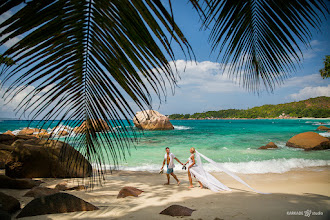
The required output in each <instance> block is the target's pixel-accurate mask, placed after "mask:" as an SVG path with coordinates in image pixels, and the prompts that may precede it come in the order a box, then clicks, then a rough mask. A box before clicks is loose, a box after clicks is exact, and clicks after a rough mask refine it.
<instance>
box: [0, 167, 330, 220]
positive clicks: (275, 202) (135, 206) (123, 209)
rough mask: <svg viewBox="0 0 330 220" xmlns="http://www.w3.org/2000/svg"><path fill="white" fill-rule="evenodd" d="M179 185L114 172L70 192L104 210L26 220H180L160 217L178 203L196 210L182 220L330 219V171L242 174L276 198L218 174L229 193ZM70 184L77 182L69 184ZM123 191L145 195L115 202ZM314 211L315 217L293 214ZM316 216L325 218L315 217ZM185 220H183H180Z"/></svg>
mask: <svg viewBox="0 0 330 220" xmlns="http://www.w3.org/2000/svg"><path fill="white" fill-rule="evenodd" d="M177 175H178V177H179V179H180V180H181V182H182V183H181V185H180V186H177V185H176V184H175V180H174V179H171V181H172V182H171V185H169V186H164V185H163V183H164V182H165V181H166V176H165V175H164V174H163V175H160V174H156V173H149V172H129V171H116V172H114V173H113V174H112V175H107V176H106V182H105V183H104V185H103V186H102V187H101V186H96V187H94V189H93V190H92V191H90V190H87V191H70V192H69V193H71V194H73V195H76V196H78V197H80V198H82V199H84V200H86V201H88V202H90V203H92V204H94V205H96V206H98V207H99V208H100V210H97V211H90V212H74V213H63V214H52V215H43V216H35V217H29V218H23V219H61V220H62V219H141V220H142V219H143V220H145V219H177V218H178V217H170V216H164V215H160V214H158V213H159V212H161V211H162V210H163V209H165V208H166V207H168V206H170V205H173V204H178V205H183V206H187V207H189V208H192V209H196V211H195V212H193V214H192V216H190V217H183V219H196V220H197V219H204V220H207V219H211V220H214V219H217V220H219V219H262V220H265V219H330V199H329V198H330V197H329V196H330V167H314V168H304V169H298V170H294V171H289V172H286V173H283V174H239V176H240V177H241V178H242V179H243V180H245V181H246V182H247V183H248V184H250V185H251V186H252V187H254V188H255V189H257V190H259V191H262V192H269V193H272V194H269V195H262V194H257V193H254V192H253V191H251V190H250V189H249V188H247V187H245V186H244V185H242V184H240V183H239V182H237V181H235V180H234V179H232V178H231V177H229V176H227V175H226V174H224V173H214V175H215V176H216V177H217V178H218V179H219V180H220V181H221V182H223V183H224V184H225V185H227V186H228V187H230V188H231V189H232V191H231V192H218V193H214V192H212V191H210V190H208V189H200V188H198V183H197V182H194V183H195V188H193V189H188V188H187V186H188V180H187V176H186V173H183V172H178V173H177ZM43 180H44V181H45V183H43V184H42V186H48V187H54V186H55V185H56V184H57V183H59V182H63V179H43ZM67 181H68V183H69V184H70V185H77V180H74V179H67ZM123 186H133V187H137V188H139V189H141V190H143V191H145V192H144V193H142V194H141V195H140V196H139V197H137V198H136V197H127V198H123V199H117V198H116V197H117V194H118V192H119V190H120V189H121V188H122V187H123ZM0 191H1V192H5V193H7V194H10V195H12V196H14V197H16V198H17V199H19V200H20V202H21V204H22V206H23V207H24V205H26V204H27V203H28V202H29V201H31V200H32V198H28V197H22V196H23V195H24V194H25V193H26V192H27V191H28V190H7V189H6V190H5V189H0ZM306 210H311V211H312V213H311V216H310V217H305V216H301V215H297V213H296V214H295V215H289V214H290V213H291V214H294V213H292V211H294V212H299V211H302V212H303V211H306ZM316 213H318V214H321V213H322V215H316ZM179 218H181V217H179Z"/></svg>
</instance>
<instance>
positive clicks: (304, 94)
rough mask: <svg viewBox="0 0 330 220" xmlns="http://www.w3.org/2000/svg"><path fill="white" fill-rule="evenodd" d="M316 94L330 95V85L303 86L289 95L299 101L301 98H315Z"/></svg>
mask: <svg viewBox="0 0 330 220" xmlns="http://www.w3.org/2000/svg"><path fill="white" fill-rule="evenodd" d="M318 96H330V85H328V86H316V87H305V88H303V89H301V90H300V91H299V92H298V93H294V94H291V95H289V97H290V98H292V99H293V100H296V101H299V100H303V99H309V98H315V97H318Z"/></svg>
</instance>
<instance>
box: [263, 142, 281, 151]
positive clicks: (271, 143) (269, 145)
mask: <svg viewBox="0 0 330 220" xmlns="http://www.w3.org/2000/svg"><path fill="white" fill-rule="evenodd" d="M276 148H278V147H277V145H276V144H275V143H274V142H269V143H268V144H267V145H265V146H261V147H259V148H258V149H261V150H265V149H276Z"/></svg>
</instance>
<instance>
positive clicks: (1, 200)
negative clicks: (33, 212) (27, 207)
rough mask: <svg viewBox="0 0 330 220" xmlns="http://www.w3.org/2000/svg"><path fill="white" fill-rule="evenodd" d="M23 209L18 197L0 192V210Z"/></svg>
mask: <svg viewBox="0 0 330 220" xmlns="http://www.w3.org/2000/svg"><path fill="white" fill-rule="evenodd" d="M20 209H21V204H20V203H19V201H18V200H17V199H15V198H14V197H12V196H9V195H7V194H5V193H2V192H0V210H3V211H5V212H8V213H14V212H16V211H17V210H20Z"/></svg>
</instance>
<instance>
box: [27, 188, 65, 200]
mask: <svg viewBox="0 0 330 220" xmlns="http://www.w3.org/2000/svg"><path fill="white" fill-rule="evenodd" d="M58 192H60V190H58V189H56V188H55V189H51V188H48V187H43V186H36V187H33V188H32V189H31V190H29V191H28V192H27V193H25V195H24V197H34V198H39V197H43V196H49V195H52V194H55V193H58Z"/></svg>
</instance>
